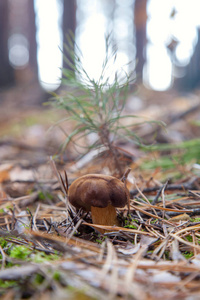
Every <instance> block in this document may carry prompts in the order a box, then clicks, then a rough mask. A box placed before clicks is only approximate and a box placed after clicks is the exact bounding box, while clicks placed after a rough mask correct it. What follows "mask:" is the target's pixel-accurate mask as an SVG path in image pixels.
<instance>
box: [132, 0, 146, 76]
mask: <svg viewBox="0 0 200 300" xmlns="http://www.w3.org/2000/svg"><path fill="white" fill-rule="evenodd" d="M146 5H147V0H135V8H134V22H135V35H136V59H137V65H136V76H137V81H140V80H142V72H143V67H144V63H145V61H146V22H147V12H146Z"/></svg>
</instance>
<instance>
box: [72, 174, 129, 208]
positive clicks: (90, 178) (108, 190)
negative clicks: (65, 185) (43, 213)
mask: <svg viewBox="0 0 200 300" xmlns="http://www.w3.org/2000/svg"><path fill="white" fill-rule="evenodd" d="M68 196H69V201H70V203H71V204H72V205H73V206H75V207H76V208H83V209H84V210H86V211H88V210H90V209H91V206H94V207H100V208H104V207H107V206H108V205H109V204H111V205H112V206H114V207H124V206H125V205H126V204H127V202H128V199H129V191H128V189H127V188H126V187H125V185H124V183H123V182H122V181H121V180H119V179H117V178H115V177H113V176H108V175H102V174H88V175H84V176H81V177H79V178H78V179H76V180H75V181H74V182H73V183H72V184H71V186H70V188H69V193H68Z"/></svg>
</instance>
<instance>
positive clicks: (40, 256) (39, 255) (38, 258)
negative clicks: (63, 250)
mask: <svg viewBox="0 0 200 300" xmlns="http://www.w3.org/2000/svg"><path fill="white" fill-rule="evenodd" d="M59 258H60V256H59V255H58V254H45V253H44V252H36V253H35V254H34V255H33V257H32V259H31V260H32V261H34V262H36V263H43V262H45V261H52V260H57V259H59Z"/></svg>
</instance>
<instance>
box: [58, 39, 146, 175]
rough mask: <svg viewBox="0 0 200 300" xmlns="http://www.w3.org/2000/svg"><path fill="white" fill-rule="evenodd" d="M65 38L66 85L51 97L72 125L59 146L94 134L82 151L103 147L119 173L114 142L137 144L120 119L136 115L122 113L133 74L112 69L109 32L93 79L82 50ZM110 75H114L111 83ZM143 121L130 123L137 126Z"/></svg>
mask: <svg viewBox="0 0 200 300" xmlns="http://www.w3.org/2000/svg"><path fill="white" fill-rule="evenodd" d="M67 39H68V44H67V45H65V46H64V52H65V51H66V52H67V53H68V57H70V59H69V58H67V57H65V61H66V63H67V65H68V66H69V68H68V69H63V70H62V72H63V79H62V84H63V85H64V86H66V92H65V93H64V95H62V96H59V95H56V94H55V95H54V98H53V99H52V100H53V102H54V104H55V106H56V107H57V108H61V109H64V110H66V112H67V117H66V119H65V121H66V120H67V121H70V122H73V124H75V125H74V128H73V130H72V132H71V133H70V134H69V135H66V140H65V142H64V144H63V149H65V148H66V147H67V145H68V144H69V143H70V142H73V143H74V144H75V145H76V144H78V140H79V139H80V138H81V137H87V136H89V135H90V134H91V133H93V134H94V133H95V134H96V136H97V137H98V138H97V139H96V140H95V142H93V143H92V144H89V145H88V146H86V147H85V149H84V150H85V152H88V151H89V150H91V149H94V148H96V149H99V148H102V147H103V149H106V151H107V153H108V154H109V158H110V159H112V161H113V163H114V164H113V170H117V171H118V173H119V175H120V176H121V175H122V174H123V171H124V170H122V167H121V164H120V161H119V157H118V150H117V148H116V147H115V143H116V141H117V140H118V139H119V138H123V139H129V140H131V141H132V142H134V143H135V144H140V139H139V137H138V136H137V135H136V134H135V132H134V131H133V130H132V128H133V125H131V126H130V127H129V126H124V125H123V122H121V121H122V119H123V118H136V117H137V116H136V115H123V113H122V112H123V110H124V107H125V104H126V102H127V97H128V92H129V88H130V85H131V83H133V76H132V74H127V73H126V72H125V71H124V70H123V69H121V70H119V71H115V72H112V69H113V68H112V66H113V65H114V64H115V61H116V58H117V49H116V47H113V46H112V39H111V36H110V35H109V36H108V37H107V38H106V39H105V48H106V54H105V59H104V61H103V64H102V70H101V74H100V76H99V78H98V79H97V80H94V79H93V78H91V77H90V76H89V74H88V73H87V70H86V69H85V68H84V66H83V63H82V53H81V51H80V49H79V47H78V45H77V44H76V43H75V42H74V39H73V37H72V36H71V35H69V36H68V37H67ZM72 49H73V50H72ZM111 77H112V78H114V79H113V81H112V82H111V80H110V78H111ZM145 122H146V121H145ZM148 122H149V121H148ZM151 122H152V121H151ZM143 123H144V122H142V123H137V124H134V125H137V126H138V125H140V124H143Z"/></svg>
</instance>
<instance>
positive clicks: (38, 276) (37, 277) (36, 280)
mask: <svg viewBox="0 0 200 300" xmlns="http://www.w3.org/2000/svg"><path fill="white" fill-rule="evenodd" d="M43 281H44V276H42V275H41V274H36V275H35V278H34V283H35V284H36V285H38V284H42V283H43Z"/></svg>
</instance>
